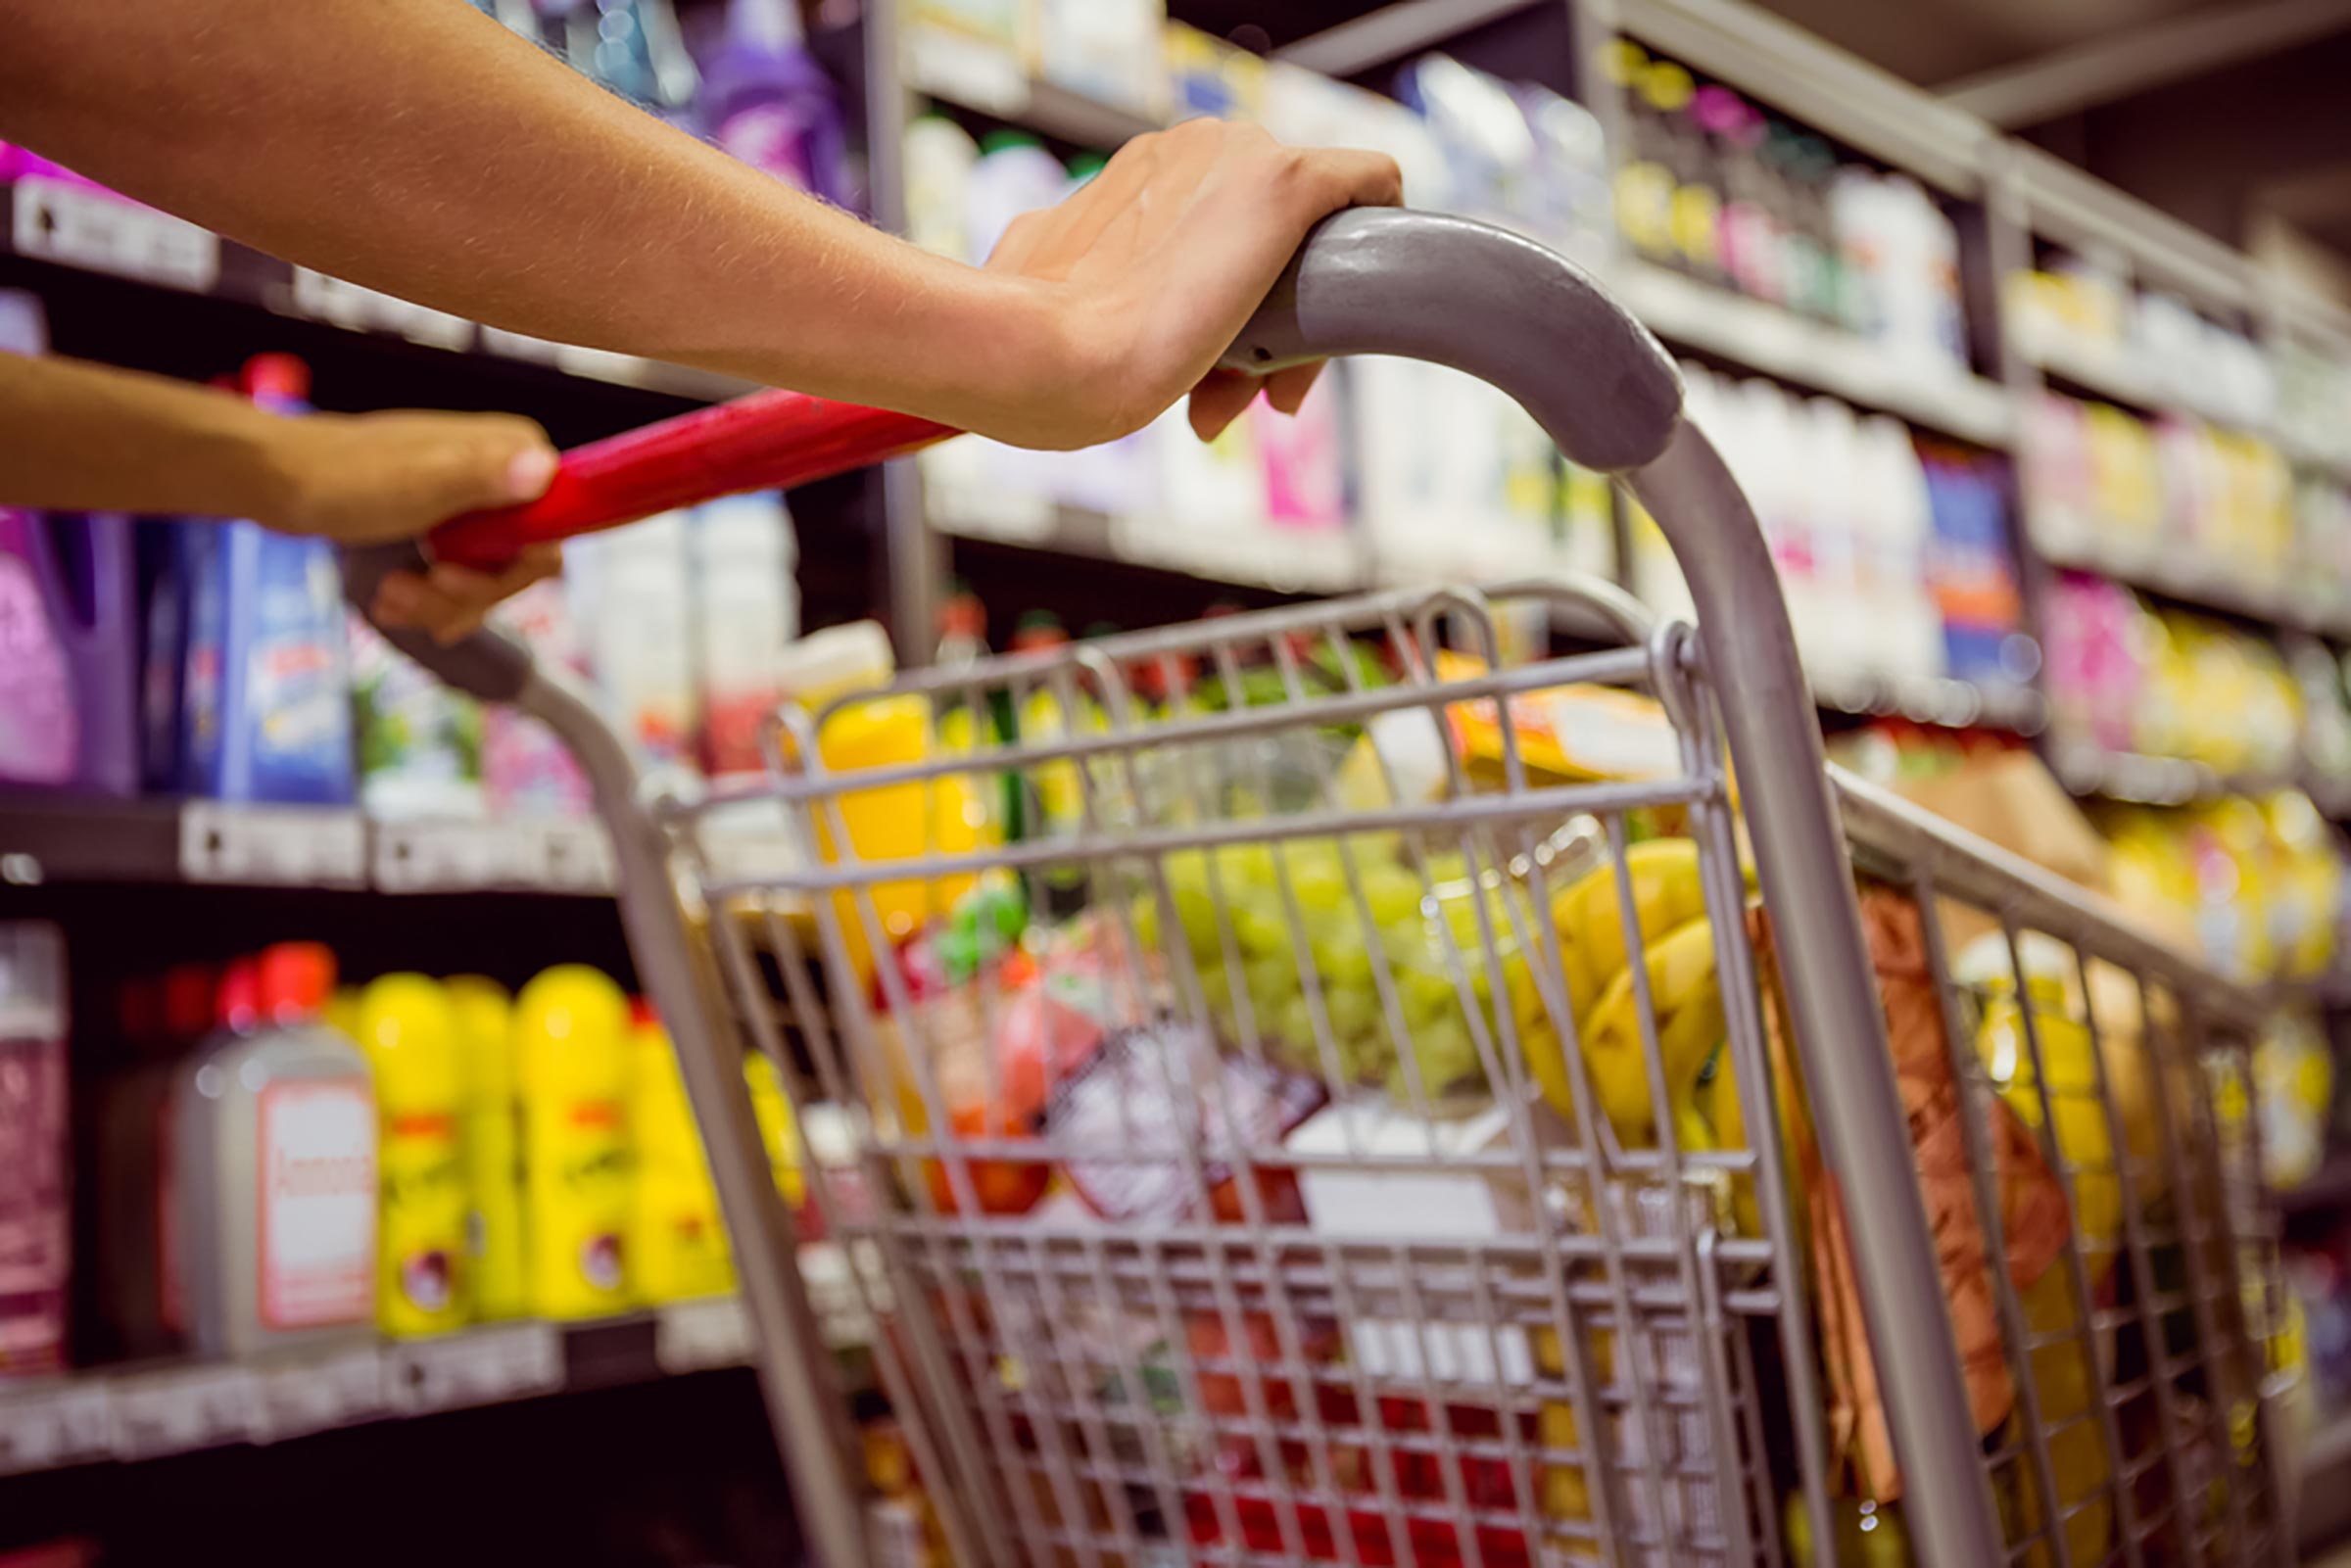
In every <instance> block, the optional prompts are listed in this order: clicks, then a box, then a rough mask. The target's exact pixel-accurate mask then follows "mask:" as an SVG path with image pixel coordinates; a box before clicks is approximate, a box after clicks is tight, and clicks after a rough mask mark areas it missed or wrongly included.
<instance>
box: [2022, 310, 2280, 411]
mask: <svg viewBox="0 0 2351 1568" xmlns="http://www.w3.org/2000/svg"><path fill="white" fill-rule="evenodd" d="M2016 351H2017V354H2018V355H2019V356H2020V357H2022V358H2023V359H2024V361H2025V362H2026V363H2027V364H2030V365H2032V366H2034V367H2035V368H2037V369H2038V370H2039V371H2040V372H2041V374H2042V375H2044V376H2048V377H2050V378H2052V379H2054V380H2057V381H2060V382H2064V383H2067V384H2069V385H2071V386H2074V387H2078V388H2080V389H2081V390H2082V391H2084V392H2087V393H2089V394H2091V395H2093V396H2096V397H2100V398H2104V399H2106V400H2108V401H2109V402H2112V403H2119V404H2129V405H2130V406H2132V407H2134V408H2140V409H2144V410H2146V411H2147V412H2150V413H2173V414H2184V415H2186V416H2188V417H2190V418H2194V419H2201V420H2203V421H2204V422H2205V423H2206V424H2211V425H2220V426H2222V427H2224V428H2226V429H2230V430H2241V431H2244V432H2245V433H2247V434H2248V435H2256V436H2273V435H2274V434H2275V432H2273V431H2272V430H2271V429H2270V428H2269V426H2268V425H2267V423H2266V422H2264V421H2262V420H2257V419H2247V418H2246V417H2245V416H2244V414H2243V412H2242V411H2241V410H2237V409H2231V408H2227V407H2223V406H2220V405H2218V404H2211V403H2208V402H2206V401H2204V400H2202V399H2199V398H2198V397H2197V396H2196V395H2195V389H2194V387H2193V386H2192V385H2187V386H2183V385H2181V384H2179V383H2177V382H2175V381H2174V380H2173V379H2172V378H2171V377H2170V376H2168V375H2164V374H2162V373H2160V372H2158V371H2157V370H2155V369H2154V368H2153V367H2152V366H2150V365H2148V364H2147V363H2146V362H2145V361H2144V360H2143V359H2141V358H2140V357H2139V356H2136V355H2135V354H2133V353H2131V352H2130V351H2129V350H2122V349H2110V350H2098V349H2092V348H2089V347H2087V346H2086V345H2083V344H2078V343H2075V342H2073V341H2071V340H2070V339H2066V338H2061V337H2053V336H2042V335H2038V334H2034V333H2029V332H2019V333H2017V335H2016Z"/></svg>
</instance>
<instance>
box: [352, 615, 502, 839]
mask: <svg viewBox="0 0 2351 1568" xmlns="http://www.w3.org/2000/svg"><path fill="white" fill-rule="evenodd" d="M349 627H350V646H351V700H352V710H353V713H352V718H353V724H354V726H355V727H356V729H357V731H358V736H359V768H360V801H361V803H362V804H364V805H365V806H366V808H367V811H368V814H369V815H370V816H375V817H383V818H387V819H404V818H405V819H416V818H449V817H459V818H462V817H478V816H480V815H481V814H482V809H483V793H482V707H481V704H480V703H478V702H475V701H474V700H473V699H472V698H470V697H467V696H465V695H463V694H462V693H460V692H458V691H456V690H454V689H452V688H451V687H450V686H449V685H448V684H447V683H445V682H443V681H440V680H438V679H436V678H435V677H434V676H433V675H432V674H431V673H429V672H428V671H426V670H425V669H424V668H423V666H421V665H419V664H417V663H416V661H415V660H413V659H411V658H409V657H408V655H407V654H405V653H403V652H401V651H400V650H399V649H398V648H396V647H394V646H393V645H392V644H391V643H390V642H388V641H385V640H384V638H383V636H382V635H381V634H380V633H378V632H377V631H376V630H375V628H374V627H372V626H370V625H369V624H368V623H367V621H366V620H365V619H364V618H363V617H361V616H360V615H358V614H354V615H352V616H351V618H350V622H349Z"/></svg>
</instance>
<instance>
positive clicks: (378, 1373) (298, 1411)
mask: <svg viewBox="0 0 2351 1568" xmlns="http://www.w3.org/2000/svg"><path fill="white" fill-rule="evenodd" d="M253 1385H254V1416H253V1419H254V1437H255V1440H256V1441H258V1442H263V1443H269V1442H275V1441H278V1440H281V1439H284V1438H298V1437H302V1436H304V1435H306V1434H308V1433H312V1432H326V1431H331V1430H332V1429H334V1428H336V1427H339V1426H350V1425H352V1424H353V1423H355V1422H359V1421H364V1420H367V1419H369V1418H371V1417H373V1416H377V1415H380V1414H382V1413H383V1411H384V1407H385V1406H384V1358H383V1352H382V1351H381V1350H380V1349H379V1348H378V1347H376V1346H373V1345H365V1346H360V1347H359V1348H357V1349H354V1350H349V1351H343V1352H340V1353H338V1354H333V1355H330V1356H328V1357H326V1358H325V1359H323V1360H316V1361H296V1362H290V1363H288V1364H286V1365H284V1366H269V1367H263V1368H259V1369H257V1370H256V1371H255V1372H254V1374H253Z"/></svg>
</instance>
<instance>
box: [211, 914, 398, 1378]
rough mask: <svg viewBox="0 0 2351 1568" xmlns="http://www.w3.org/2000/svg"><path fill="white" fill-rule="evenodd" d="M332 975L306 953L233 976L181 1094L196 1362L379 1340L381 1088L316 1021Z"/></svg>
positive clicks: (312, 951) (352, 1049) (279, 951)
mask: <svg viewBox="0 0 2351 1568" xmlns="http://www.w3.org/2000/svg"><path fill="white" fill-rule="evenodd" d="M333 978H334V963H333V960H332V958H331V957H329V956H328V955H327V953H326V952H325V950H324V949H323V948H319V947H316V946H314V945H312V944H306V943H287V944H283V945H281V946H278V947H273V948H270V949H268V950H267V951H265V952H264V953H263V954H262V955H261V956H260V958H259V959H257V960H252V961H248V962H247V963H244V964H242V965H233V966H231V968H230V971H229V974H228V977H227V978H226V979H224V980H223V982H222V987H221V989H222V1005H221V1010H220V1028H219V1030H218V1031H217V1032H216V1033H215V1034H214V1035H213V1036H212V1037H211V1039H210V1040H209V1041H208V1042H207V1044H206V1046H205V1048H204V1050H203V1051H202V1053H201V1054H200V1055H199V1056H198V1057H197V1058H196V1059H195V1060H194V1061H193V1062H192V1063H191V1064H189V1065H188V1066H187V1067H186V1068H184V1069H182V1074H181V1077H180V1079H179V1081H178V1082H177V1084H176V1085H175V1086H174V1089H173V1092H172V1099H171V1135H170V1146H171V1147H170V1163H171V1199H170V1203H171V1207H172V1212H173V1225H172V1236H173V1241H172V1245H171V1246H170V1247H169V1249H168V1257H169V1259H171V1260H172V1263H173V1264H174V1265H175V1266H174V1267H173V1268H172V1269H171V1277H170V1278H169V1279H168V1281H167V1290H166V1294H167V1297H168V1300H169V1301H170V1302H171V1303H172V1304H173V1305H174V1306H175V1307H177V1309H178V1314H177V1315H178V1317H179V1320H180V1321H182V1322H184V1324H185V1325H186V1328H187V1332H188V1340H189V1344H190V1346H191V1347H192V1348H193V1349H194V1350H195V1351H196V1352H197V1353H198V1354H203V1355H214V1356H236V1357H240V1358H243V1357H249V1356H254V1355H260V1354H267V1353H270V1352H273V1351H284V1350H296V1349H301V1350H312V1349H315V1348H317V1347H318V1346H320V1345H321V1344H327V1343H336V1342H344V1341H348V1342H351V1343H355V1344H359V1343H364V1342H366V1341H368V1340H370V1339H372V1338H373V1337H374V1334H375V1270H376V1245H375V1226H376V1198H377V1187H376V1115H375V1094H374V1088H373V1084H372V1080H371V1079H370V1076H369V1074H368V1071H367V1063H366V1061H365V1059H364V1058H362V1057H361V1056H360V1051H359V1047H357V1046H355V1045H353V1044H352V1043H351V1041H349V1040H347V1039H345V1038H344V1037H343V1036H342V1035H340V1034H338V1033H336V1032H335V1031H334V1030H332V1029H330V1028H328V1027H326V1026H325V1024H324V1023H322V1022H320V1010H321V1009H322V1008H323V1007H324V1005H325V1002H326V998H327V995H328V993H329V992H330V991H331V990H332V988H333Z"/></svg>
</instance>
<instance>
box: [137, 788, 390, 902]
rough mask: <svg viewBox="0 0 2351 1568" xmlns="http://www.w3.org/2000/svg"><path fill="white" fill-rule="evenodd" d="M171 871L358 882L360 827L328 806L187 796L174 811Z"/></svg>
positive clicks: (264, 881)
mask: <svg viewBox="0 0 2351 1568" xmlns="http://www.w3.org/2000/svg"><path fill="white" fill-rule="evenodd" d="M179 870H180V875H181V876H183V877H185V878H186V879H188V880H189V881H192V882H234V883H240V884H243V885H248V886H266V887H360V886H363V885H365V883H366V879H367V825H366V822H365V820H364V819H362V818H361V817H360V814H359V813H358V812H356V811H347V810H343V809H341V808H339V807H332V806H242V805H233V804H230V803H228V802H225V801H217V800H191V801H189V802H188V803H187V804H186V805H185V806H183V807H182V808H181V809H180V814H179Z"/></svg>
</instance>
